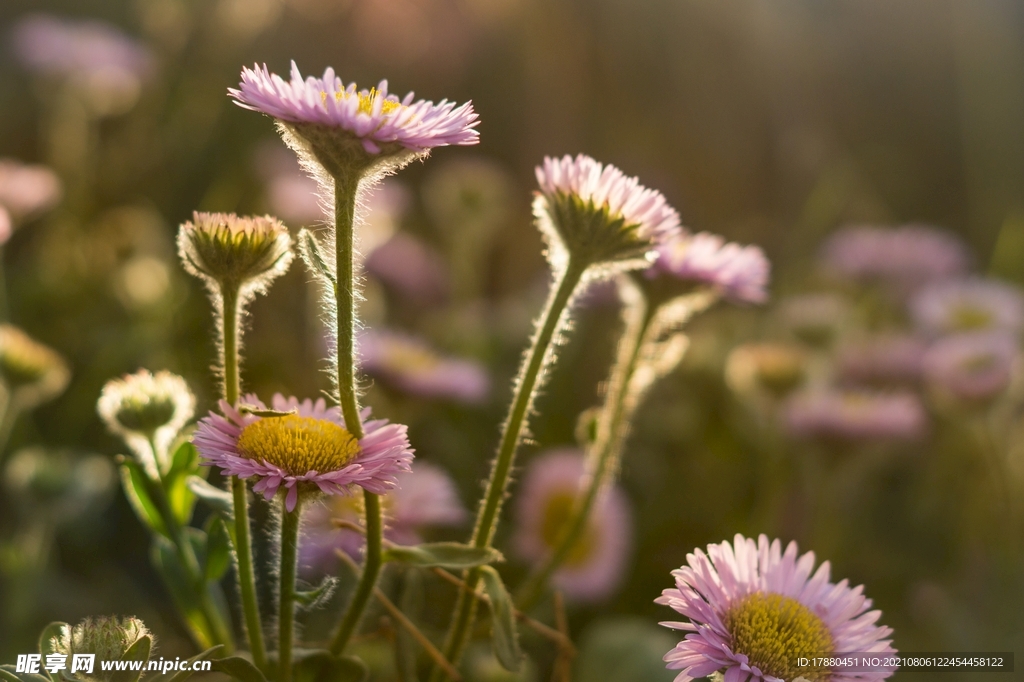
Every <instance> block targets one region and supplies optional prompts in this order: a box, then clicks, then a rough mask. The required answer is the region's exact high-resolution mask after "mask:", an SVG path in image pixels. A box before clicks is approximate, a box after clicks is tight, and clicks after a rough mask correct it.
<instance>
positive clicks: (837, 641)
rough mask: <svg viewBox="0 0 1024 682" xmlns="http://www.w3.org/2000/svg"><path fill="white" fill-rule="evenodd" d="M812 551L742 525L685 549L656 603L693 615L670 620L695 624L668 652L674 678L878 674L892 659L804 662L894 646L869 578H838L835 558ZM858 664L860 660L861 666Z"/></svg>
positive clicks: (754, 681) (757, 680)
mask: <svg viewBox="0 0 1024 682" xmlns="http://www.w3.org/2000/svg"><path fill="white" fill-rule="evenodd" d="M814 562H815V558H814V552H807V553H806V554H804V555H803V556H798V549H797V545H796V543H795V542H791V543H789V545H788V546H787V547H786V551H785V552H783V551H782V543H780V542H779V541H778V540H774V541H771V542H769V541H768V537H767V536H765V535H761V536H760V537H759V538H758V539H757V542H755V541H754V540H751V539H748V538H745V537H743V536H742V535H739V534H737V535H736V537H735V538H734V539H733V542H732V544H730V543H728V542H723V543H721V544H718V545H708V550H707V553H706V554H705V553H704V552H703V551H701V550H699V549H698V550H695V551H694V552H693V553H692V554H687V555H686V565H685V566H683V567H682V568H679V569H677V570H675V571H672V575H673V577H674V578H675V582H676V586H675V587H674V588H670V589H666V590H665V591H664V592H662V595H661V596H660V597H658V598H657V599H655V600H654V601H655V603H658V604H662V605H665V606H669V607H671V608H673V609H674V610H676V611H677V612H679V613H680V614H682V615H683V616H685V617H686V618H687V620H686V621H668V622H664V623H662V625H664V626H666V627H669V628H672V629H674V630H683V631H684V632H687V633H688V634H687V635H686V637H685V638H684V639H683V640H682V641H681V642H679V644H678V645H677V646H676V647H675V648H674V649H672V650H671V651H670V652H668V653H667V654H666V655H665V661H666V663H667V664H668V666H667V667H668V668H669V669H670V670H680V671H681V672H680V673H679V675H677V676H676V679H675V682H690V680H693V679H697V678H700V677H706V676H709V675H711V674H712V673H715V672H724V673H725V680H727V681H728V682H748V680H749V682H761V680H764V682H793V680H795V679H797V678H798V677H800V678H803V679H806V680H810V681H814V682H823V681H826V680H827V681H830V682H853V681H855V680H863V681H865V682H867V681H875V680H884V679H886V678H888V677H891V676H892V674H893V672H894V669H893V668H882V667H879V668H876V669H874V670H870V671H867V672H854V671H851V670H850V669H848V668H843V667H835V668H831V669H829V668H827V667H817V666H813V665H811V666H807V665H804V666H801V665H800V664H798V662H797V659H798V658H800V657H814V656H815V655H818V656H822V655H825V656H827V655H829V654H832V653H850V652H858V653H870V654H874V655H877V656H879V657H881V658H884V657H886V656H891V655H893V654H895V653H896V651H895V650H894V649H893V648H892V640H891V639H888V637H889V636H890V635H891V634H892V630H891V629H890V628H887V627H885V626H882V625H878V619H879V618H880V617H881V615H882V612H881V611H877V610H876V611H869V610H868V609H870V608H871V600H870V599H868V598H867V597H865V596H864V588H863V587H850V586H849V583H848V582H847V581H846V580H842V581H840V582H839V583H833V582H831V578H830V573H831V566H830V565H829V562H827V561H826V562H824V563H823V564H821V566H819V567H818V570H816V571H815V570H814ZM857 670H862V668H858V669H857Z"/></svg>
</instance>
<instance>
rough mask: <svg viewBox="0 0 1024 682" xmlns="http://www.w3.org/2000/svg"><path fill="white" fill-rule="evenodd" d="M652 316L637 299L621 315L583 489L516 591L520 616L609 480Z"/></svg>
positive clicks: (618, 455) (581, 527)
mask: <svg viewBox="0 0 1024 682" xmlns="http://www.w3.org/2000/svg"><path fill="white" fill-rule="evenodd" d="M653 315H654V311H653V310H652V309H651V306H649V305H648V303H647V301H646V300H645V299H644V298H643V296H639V297H637V300H635V301H633V302H632V303H631V304H629V305H627V307H626V309H625V310H624V312H623V317H624V319H625V323H626V327H625V329H624V330H623V333H622V338H621V339H620V341H619V347H618V353H617V357H616V361H615V365H614V366H613V367H612V371H611V377H610V379H609V381H608V392H607V393H606V394H605V401H604V405H603V406H602V407H601V415H600V419H599V421H598V425H597V434H596V435H597V437H596V438H595V440H594V442H593V443H592V444H591V446H590V449H589V452H588V455H587V459H588V468H589V471H588V478H587V480H586V483H585V487H584V488H583V491H582V494H581V495H580V496H579V497H578V498H577V499H576V502H575V504H574V505H573V510H572V513H571V514H570V516H569V519H568V520H567V521H566V522H565V524H564V525H563V526H562V529H561V532H560V533H559V535H558V536H557V539H556V540H555V543H554V550H553V551H552V552H551V553H550V554H549V555H548V556H547V558H546V559H545V560H544V562H543V563H541V564H540V565H539V566H538V567H537V568H536V569H535V570H534V571H533V573H532V574H531V575H530V577H529V578H528V579H527V581H526V583H525V584H524V585H523V587H522V589H521V590H520V593H519V599H518V600H517V601H518V606H519V608H521V609H523V610H529V609H530V608H532V607H533V606H534V605H535V604H536V603H537V601H538V600H539V599H540V597H541V595H542V594H543V591H544V587H545V585H547V582H548V580H549V579H550V578H551V575H552V574H553V573H554V572H555V571H556V570H558V568H559V567H560V566H561V565H562V563H563V562H564V561H565V560H566V558H567V557H568V556H569V553H570V552H571V551H572V549H573V547H575V545H576V543H577V542H579V539H580V536H581V535H582V534H583V531H584V530H585V529H586V527H587V520H588V519H589V518H590V513H591V512H592V511H593V508H594V504H595V503H596V501H597V499H598V497H599V496H600V494H601V492H602V491H603V490H605V489H606V488H607V486H608V484H609V483H611V481H612V480H613V479H614V478H615V475H616V472H617V471H618V467H619V460H620V459H621V454H622V446H623V443H624V442H625V440H626V435H627V434H626V430H627V427H628V424H629V421H630V417H631V416H632V413H633V411H634V408H635V406H636V402H637V400H636V397H635V396H634V397H632V398H631V397H630V390H629V387H630V383H631V382H630V380H631V379H632V377H633V373H634V371H635V370H636V367H637V364H638V363H639V360H640V356H641V349H642V348H643V345H644V344H643V339H644V336H645V334H646V332H647V329H648V328H649V327H650V324H651V320H652V319H653Z"/></svg>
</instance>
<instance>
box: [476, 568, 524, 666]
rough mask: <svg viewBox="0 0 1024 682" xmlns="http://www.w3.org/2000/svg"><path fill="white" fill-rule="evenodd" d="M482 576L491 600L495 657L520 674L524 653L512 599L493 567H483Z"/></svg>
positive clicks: (502, 664)
mask: <svg viewBox="0 0 1024 682" xmlns="http://www.w3.org/2000/svg"><path fill="white" fill-rule="evenodd" d="M480 576H481V577H482V578H483V582H484V591H485V592H486V593H487V596H488V598H489V599H490V600H491V644H492V645H493V646H494V657H495V658H497V659H498V662H499V663H501V667H503V668H504V669H505V670H508V671H509V672H518V671H519V666H520V665H521V664H522V661H523V652H522V651H521V650H520V649H519V631H518V630H517V629H516V618H515V611H514V610H513V607H512V598H511V597H510V596H509V594H508V590H506V589H505V583H503V582H502V580H501V576H500V575H498V572H497V571H496V570H494V568H493V567H491V566H484V567H482V568H481V569H480Z"/></svg>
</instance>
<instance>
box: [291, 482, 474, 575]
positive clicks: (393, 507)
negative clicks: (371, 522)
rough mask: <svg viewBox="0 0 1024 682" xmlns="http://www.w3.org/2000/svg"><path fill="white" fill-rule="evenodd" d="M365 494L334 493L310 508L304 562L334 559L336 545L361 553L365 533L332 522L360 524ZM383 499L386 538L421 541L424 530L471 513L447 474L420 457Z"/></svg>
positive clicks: (460, 520) (456, 522) (305, 522)
mask: <svg viewBox="0 0 1024 682" xmlns="http://www.w3.org/2000/svg"><path fill="white" fill-rule="evenodd" d="M362 499H363V498H362V497H360V496H358V495H357V496H351V497H340V496H331V497H328V498H326V499H325V500H324V501H323V504H320V505H316V506H314V507H311V508H309V510H308V511H307V513H306V515H305V517H304V520H303V532H304V533H305V541H304V542H303V544H302V546H301V548H300V551H301V552H302V563H303V564H305V565H309V566H312V567H318V566H324V565H325V564H330V563H331V560H332V559H333V558H334V551H335V550H336V549H340V550H342V551H344V552H346V553H348V554H350V555H352V556H356V555H358V554H359V552H360V551H361V550H362V547H363V545H364V543H365V540H364V538H363V536H362V535H361V534H359V533H357V532H356V531H354V530H349V529H345V528H336V527H334V524H333V523H332V521H333V520H335V519H341V520H345V521H351V522H353V523H359V522H360V519H361V518H362V513H361V511H362V510H361V507H362ZM381 504H382V506H383V509H384V521H385V524H386V527H385V529H384V537H385V538H387V539H388V540H389V541H391V542H393V543H395V544H399V545H416V544H419V543H421V542H422V541H423V536H422V533H423V531H424V530H425V529H427V528H430V527H437V526H456V525H459V524H462V523H464V522H465V521H466V519H467V518H468V516H469V514H468V513H467V512H466V508H465V507H464V506H463V505H462V501H461V500H460V499H459V494H458V491H457V490H456V489H455V483H454V481H452V479H451V477H450V476H449V475H448V473H447V472H446V471H445V470H444V469H441V468H440V467H437V466H434V465H432V464H428V463H426V462H417V463H416V465H415V466H414V467H413V468H412V471H409V472H407V473H401V474H399V475H398V485H397V486H396V487H395V488H394V489H393V490H391V492H389V493H388V494H387V495H385V496H384V497H382V498H381Z"/></svg>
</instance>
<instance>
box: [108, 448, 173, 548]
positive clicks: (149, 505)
mask: <svg viewBox="0 0 1024 682" xmlns="http://www.w3.org/2000/svg"><path fill="white" fill-rule="evenodd" d="M119 469H120V472H121V487H122V488H124V494H125V497H127V498H128V502H129V504H131V506H132V509H133V510H134V511H135V515H136V516H138V517H139V520H140V521H142V523H144V524H145V525H146V526H148V527H149V528H150V529H151V530H153V531H155V532H157V533H159V534H160V535H162V536H163V537H165V538H166V537H168V534H167V526H166V525H165V524H164V519H163V517H162V516H161V514H160V508H159V507H157V506H156V504H155V503H154V502H153V498H152V497H151V496H150V494H149V485H150V479H149V477H148V476H146V473H145V472H144V471H143V470H142V467H140V466H139V464H138V462H136V461H135V460H132V459H128V458H127V457H122V458H121V461H120V467H119Z"/></svg>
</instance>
